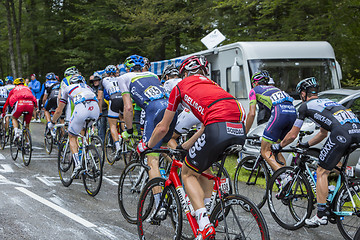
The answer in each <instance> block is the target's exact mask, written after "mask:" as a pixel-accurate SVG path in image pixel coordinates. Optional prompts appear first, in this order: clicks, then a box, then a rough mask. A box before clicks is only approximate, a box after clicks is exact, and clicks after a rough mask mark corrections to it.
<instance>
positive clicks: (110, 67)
mask: <svg viewBox="0 0 360 240" xmlns="http://www.w3.org/2000/svg"><path fill="white" fill-rule="evenodd" d="M116 71H117V68H116V66H114V65H108V66H107V67H106V68H105V72H106V74H112V73H113V74H115V73H116Z"/></svg>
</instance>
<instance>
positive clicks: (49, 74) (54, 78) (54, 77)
mask: <svg viewBox="0 0 360 240" xmlns="http://www.w3.org/2000/svg"><path fill="white" fill-rule="evenodd" d="M45 78H46V79H47V80H56V76H55V74H54V73H52V72H50V73H47V74H46V76H45Z"/></svg>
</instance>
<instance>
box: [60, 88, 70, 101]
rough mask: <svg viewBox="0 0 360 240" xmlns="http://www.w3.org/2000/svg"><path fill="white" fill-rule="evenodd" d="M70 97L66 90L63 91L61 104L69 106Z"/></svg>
mask: <svg viewBox="0 0 360 240" xmlns="http://www.w3.org/2000/svg"><path fill="white" fill-rule="evenodd" d="M68 97H69V95H68V91H67V89H66V88H64V89H62V90H61V98H60V102H62V103H65V104H67V100H68Z"/></svg>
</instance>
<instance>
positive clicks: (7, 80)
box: [5, 76, 14, 84]
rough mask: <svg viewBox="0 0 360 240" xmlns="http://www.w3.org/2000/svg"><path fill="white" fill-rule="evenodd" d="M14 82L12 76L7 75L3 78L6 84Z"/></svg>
mask: <svg viewBox="0 0 360 240" xmlns="http://www.w3.org/2000/svg"><path fill="white" fill-rule="evenodd" d="M13 82H14V78H13V77H12V76H7V77H6V78H5V83H6V84H12V83H13Z"/></svg>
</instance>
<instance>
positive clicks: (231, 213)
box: [210, 195, 270, 239]
mask: <svg viewBox="0 0 360 240" xmlns="http://www.w3.org/2000/svg"><path fill="white" fill-rule="evenodd" d="M222 204H223V208H224V209H222V207H221V205H222ZM223 210H224V212H225V214H223ZM224 216H225V218H224ZM210 222H211V223H213V224H214V226H215V227H216V239H270V235H269V229H268V226H267V224H266V221H265V218H264V216H263V215H262V213H261V212H260V210H259V208H257V207H256V205H255V204H254V203H253V202H252V201H251V200H249V199H248V198H246V197H244V196H241V195H229V196H227V197H225V199H224V201H223V202H222V203H221V202H219V203H217V205H216V206H215V208H214V210H213V211H212V213H211V215H210Z"/></svg>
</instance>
